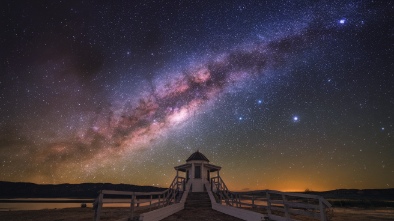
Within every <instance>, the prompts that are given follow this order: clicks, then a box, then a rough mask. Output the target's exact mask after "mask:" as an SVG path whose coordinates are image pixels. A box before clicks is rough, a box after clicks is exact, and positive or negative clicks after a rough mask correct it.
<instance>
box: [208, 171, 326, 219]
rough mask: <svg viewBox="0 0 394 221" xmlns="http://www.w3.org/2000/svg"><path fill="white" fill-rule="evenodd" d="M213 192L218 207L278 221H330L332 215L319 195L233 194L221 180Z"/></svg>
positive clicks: (214, 184) (213, 181) (216, 179)
mask: <svg viewBox="0 0 394 221" xmlns="http://www.w3.org/2000/svg"><path fill="white" fill-rule="evenodd" d="M211 188H212V192H214V193H215V194H216V200H217V202H218V203H220V204H225V205H228V206H233V207H237V208H243V209H249V210H252V211H256V212H259V213H264V214H268V217H269V219H270V220H275V221H282V220H283V221H285V220H286V221H291V220H302V219H303V218H304V217H309V218H313V219H316V220H320V221H328V220H329V219H330V215H331V212H332V210H331V209H330V208H331V204H330V203H329V202H328V201H327V200H325V199H324V198H323V197H322V196H318V195H312V194H302V193H285V192H280V191H274V190H261V191H249V192H231V191H229V190H228V188H227V186H226V184H225V183H224V181H223V180H222V178H221V177H220V176H218V177H213V178H212V179H211Z"/></svg>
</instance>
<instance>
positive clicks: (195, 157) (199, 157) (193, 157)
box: [186, 150, 209, 162]
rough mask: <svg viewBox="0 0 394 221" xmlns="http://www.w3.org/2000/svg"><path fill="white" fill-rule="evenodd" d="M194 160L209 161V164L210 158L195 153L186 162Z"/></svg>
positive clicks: (198, 152) (197, 152)
mask: <svg viewBox="0 0 394 221" xmlns="http://www.w3.org/2000/svg"><path fill="white" fill-rule="evenodd" d="M192 160H202V161H207V162H209V160H208V158H207V157H206V156H204V154H202V153H200V151H198V150H197V151H196V152H194V153H193V154H192V155H190V157H189V158H187V160H186V162H189V161H192Z"/></svg>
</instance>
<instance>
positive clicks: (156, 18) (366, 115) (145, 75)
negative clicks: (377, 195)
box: [0, 1, 394, 190]
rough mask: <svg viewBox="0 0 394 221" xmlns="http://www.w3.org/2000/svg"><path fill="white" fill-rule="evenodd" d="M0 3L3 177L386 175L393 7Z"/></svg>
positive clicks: (281, 185) (269, 182)
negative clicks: (193, 169)
mask: <svg viewBox="0 0 394 221" xmlns="http://www.w3.org/2000/svg"><path fill="white" fill-rule="evenodd" d="M2 5H3V6H2V7H1V8H2V10H3V13H2V14H3V20H5V21H6V22H5V27H3V28H2V30H4V31H3V32H4V33H3V35H2V36H5V38H4V40H2V41H1V45H2V48H4V50H2V52H1V54H0V55H1V64H2V66H1V71H2V73H4V74H2V77H1V81H0V83H1V87H2V89H1V103H2V106H1V109H0V113H1V116H2V119H1V122H0V123H1V124H0V132H1V135H0V141H1V143H0V150H1V152H0V160H1V162H2V167H1V170H0V173H1V177H2V179H4V180H10V181H31V182H42V183H59V182H115V183H116V182H124V183H133V184H149V185H152V184H155V185H161V186H166V185H167V184H168V182H169V181H170V180H171V179H172V176H173V174H172V173H173V166H174V165H177V164H180V163H183V161H184V160H185V159H186V158H187V156H188V155H190V154H191V153H192V152H193V151H195V150H197V149H200V150H201V151H202V152H203V153H204V154H205V155H206V156H207V157H208V158H209V159H210V160H212V161H213V163H216V164H219V165H221V166H223V168H224V170H223V176H224V178H225V179H226V182H228V185H229V186H230V187H234V188H236V189H264V188H273V189H284V190H286V189H289V190H292V189H293V190H295V189H297V190H299V189H304V188H310V189H329V188H345V187H348V188H356V187H357V188H358V187H390V186H392V185H394V183H393V182H394V180H393V178H384V177H383V176H378V175H377V174H385V177H394V176H392V174H393V173H394V167H393V166H394V165H393V164H392V163H390V162H389V158H390V156H392V155H393V154H394V152H393V148H394V147H393V145H392V143H393V142H392V141H393V137H392V134H393V116H392V114H391V112H392V110H393V108H394V107H393V104H394V103H393V96H392V95H393V94H392V91H393V87H392V85H393V84H391V83H392V82H393V74H392V73H394V72H393V62H392V59H391V58H392V54H393V53H392V52H393V51H392V41H391V40H392V36H393V35H392V33H393V27H392V25H391V20H392V18H391V17H390V16H389V15H390V12H392V9H393V6H392V4H391V3H373V2H369V1H366V2H364V1H346V2H339V1H338V2H332V3H329V4H328V3H324V2H317V3H310V2H304V1H297V2H292V3H286V2H281V1H278V2H276V3H256V2H253V1H250V2H249V1H246V2H244V3H239V2H232V1H226V2H224V3H220V4H219V2H218V3H209V4H205V3H191V5H185V4H184V3H181V2H178V1H174V2H173V3H165V2H159V3H157V4H154V3H153V2H142V1H141V2H137V3H130V2H119V3H116V4H113V5H109V4H105V3H103V4H98V3H92V4H88V3H78V4H74V3H63V2H52V3H50V4H44V3H42V4H33V5H31V8H26V6H24V5H22V4H21V5H19V4H18V3H11V2H10V3H2ZM109 6H111V7H109ZM15 11H20V12H21V16H17V15H16V14H15ZM184 158H185V159H184ZM226 168H227V169H226ZM334 168H335V169H334ZM335 171H340V172H339V173H335ZM267 176H268V177H271V178H270V179H266V177H267ZM237 177H239V179H241V180H242V182H236V181H235V180H236V178H237ZM327 177H330V179H328V178H327ZM374 179H375V180H377V181H376V183H374V182H372V181H370V180H374Z"/></svg>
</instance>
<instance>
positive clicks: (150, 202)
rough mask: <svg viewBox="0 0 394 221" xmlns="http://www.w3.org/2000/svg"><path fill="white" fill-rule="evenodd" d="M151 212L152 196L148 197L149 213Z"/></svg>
mask: <svg viewBox="0 0 394 221" xmlns="http://www.w3.org/2000/svg"><path fill="white" fill-rule="evenodd" d="M151 210H152V194H151V195H150V201H149V211H151Z"/></svg>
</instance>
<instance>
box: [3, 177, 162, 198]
mask: <svg viewBox="0 0 394 221" xmlns="http://www.w3.org/2000/svg"><path fill="white" fill-rule="evenodd" d="M100 190H118V191H132V192H154V191H162V190H165V188H158V187H152V186H137V185H129V184H111V183H81V184H68V183H66V184H56V185H51V184H34V183H20V182H6V181H0V198H96V197H97V196H98V192H99V191H100Z"/></svg>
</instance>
